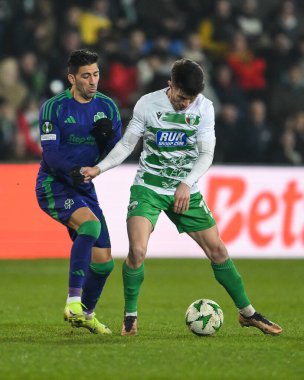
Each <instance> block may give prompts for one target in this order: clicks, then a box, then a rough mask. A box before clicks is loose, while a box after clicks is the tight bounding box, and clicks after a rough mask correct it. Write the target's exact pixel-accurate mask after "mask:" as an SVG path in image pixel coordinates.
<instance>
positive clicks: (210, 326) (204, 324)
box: [185, 298, 224, 336]
mask: <svg viewBox="0 0 304 380" xmlns="http://www.w3.org/2000/svg"><path fill="white" fill-rule="evenodd" d="M185 318H186V325H187V326H188V327H189V329H190V331H192V332H193V333H194V334H196V335H202V336H205V335H214V334H215V333H216V332H217V331H218V330H219V329H220V328H221V327H222V325H223V322H224V314H223V311H222V309H221V307H220V305H219V304H218V303H216V302H214V301H212V300H209V299H205V298H202V299H199V300H196V301H194V302H192V304H191V305H190V306H189V307H188V309H187V311H186V316H185Z"/></svg>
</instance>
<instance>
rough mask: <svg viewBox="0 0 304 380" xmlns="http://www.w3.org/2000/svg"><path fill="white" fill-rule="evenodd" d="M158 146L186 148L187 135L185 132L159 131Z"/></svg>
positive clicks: (157, 133)
mask: <svg viewBox="0 0 304 380" xmlns="http://www.w3.org/2000/svg"><path fill="white" fill-rule="evenodd" d="M156 144H157V146H159V147H162V146H186V145H187V135H186V133H185V132H173V131H157V132H156Z"/></svg>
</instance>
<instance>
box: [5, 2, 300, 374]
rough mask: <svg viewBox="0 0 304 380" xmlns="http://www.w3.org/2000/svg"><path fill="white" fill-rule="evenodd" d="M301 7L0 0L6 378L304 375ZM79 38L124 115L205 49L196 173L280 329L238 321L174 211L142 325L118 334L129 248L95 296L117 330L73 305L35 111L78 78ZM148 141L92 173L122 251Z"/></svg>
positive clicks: (253, 289)
mask: <svg viewBox="0 0 304 380" xmlns="http://www.w3.org/2000/svg"><path fill="white" fill-rule="evenodd" d="M218 7H219V8H218ZM303 13H304V2H303V1H302V0H298V1H290V0H288V1H285V0H267V1H265V0H249V1H247V0H222V1H216V0H186V1H185V0H99V1H98V0H97V1H92V0H73V1H71V0H0V209H1V211H0V259H1V260H0V300H1V321H0V352H1V355H0V378H1V379H6V380H41V379H46V380H57V379H58V378H60V379H61V380H71V379H83V378H92V379H93V378H94V379H100V378H102V379H104V380H116V379H124V380H143V379H144V380H171V379H174V380H185V379H187V380H192V379H193V380H194V379H195V380H197V379H205V380H219V379H220V380H223V379H228V380H239V379H243V378H244V377H246V379H247V380H260V379H273V380H286V379H293V380H298V379H299V380H302V379H303V363H304V349H303V337H304V327H303V322H302V321H303V313H304V308H303V260H302V259H300V258H303V254H304V249H303V248H304V221H303V218H304V212H303V211H304V210H303V204H304V202H303V198H304V175H303V174H304V171H303V158H304V149H303V141H304V132H303V130H304V116H303V115H304V113H303V105H304V101H303V97H304V75H303V71H304V34H303V27H304V22H303V21H304V18H303ZM79 47H89V48H92V49H95V50H97V51H98V52H99V53H100V55H101V58H102V59H101V72H102V78H101V82H100V90H101V91H104V92H105V93H106V94H107V95H109V96H112V97H113V98H114V99H115V100H116V102H117V104H118V106H119V109H120V111H121V114H122V119H123V124H124V127H125V126H126V124H127V121H128V119H129V118H130V115H131V110H132V107H133V105H134V103H135V102H136V100H137V99H138V98H139V97H140V95H141V94H143V93H145V92H147V91H153V90H154V89H158V88H160V87H162V86H165V85H166V81H167V79H168V75H169V71H170V66H171V64H172V62H173V61H174V60H175V59H176V58H178V57H180V56H186V57H189V58H193V59H195V60H197V61H199V62H201V63H202V64H203V66H204V68H205V72H206V76H207V81H206V95H207V96H208V97H210V98H211V99H212V100H213V102H214V105H215V110H216V134H217V147H216V153H215V160H214V161H215V164H214V165H213V166H212V168H211V169H210V170H209V171H208V173H207V175H206V176H205V177H204V178H203V179H201V181H200V186H201V189H202V192H203V193H204V195H205V196H206V200H207V202H208V204H209V206H210V207H211V208H212V211H213V213H214V214H215V216H216V218H217V220H218V223H219V228H220V230H221V233H222V236H223V239H224V240H225V242H226V243H227V246H228V248H229V251H230V253H231V254H232V256H235V257H236V259H235V263H236V265H237V268H238V269H239V271H240V273H242V276H243V278H244V280H245V283H246V289H248V294H249V296H250V298H251V299H252V302H253V304H254V307H256V309H257V310H258V311H261V312H263V313H265V315H266V316H267V317H269V318H271V319H272V320H273V321H275V322H278V323H279V324H280V325H281V326H282V327H283V329H284V331H283V333H282V335H281V336H280V337H271V336H264V335H263V334H261V332H260V331H258V330H257V329H241V328H240V327H239V323H238V321H237V311H236V310H235V308H234V305H233V303H232V301H231V299H230V298H229V297H228V296H227V294H226V292H225V291H224V289H223V288H222V287H221V286H220V285H219V284H217V283H216V281H215V280H214V278H213V274H212V271H211V270H210V263H209V261H208V260H198V259H196V257H202V255H201V253H199V252H198V250H197V247H196V246H195V244H194V243H193V242H192V241H191V239H188V238H187V236H182V235H181V236H180V235H178V234H177V232H176V231H175V229H174V226H172V225H171V224H169V223H168V221H167V220H166V218H165V217H162V218H161V220H160V223H159V224H158V225H157V228H156V230H155V232H154V233H153V234H152V237H151V244H150V246H149V252H148V257H154V258H153V259H151V260H149V259H147V260H146V261H145V274H146V276H145V282H144V285H143V287H142V291H141V296H140V303H139V315H140V319H139V328H140V333H139V335H138V336H137V337H135V338H134V339H133V338H131V339H124V338H123V337H121V336H120V329H121V322H122V312H123V302H124V301H123V284H122V276H121V268H122V264H123V259H121V258H120V257H119V258H117V259H115V268H114V271H113V272H112V274H111V276H110V278H109V280H108V282H107V286H106V287H105V290H104V292H103V296H102V298H101V300H100V302H98V305H97V309H96V313H97V315H98V318H101V320H102V321H104V322H105V323H109V326H110V328H111V330H112V331H113V334H112V336H107V337H105V336H98V335H92V334H89V333H88V332H87V331H83V330H84V329H73V330H72V331H71V329H70V328H69V326H67V324H66V323H64V322H63V321H62V310H63V305H64V303H65V299H66V290H67V277H68V271H69V261H68V260H67V259H63V258H67V257H68V255H69V251H70V244H71V243H70V241H69V239H68V236H67V233H66V231H65V228H63V227H62V226H60V225H59V224H58V223H56V222H55V221H52V220H51V218H49V217H48V216H46V215H44V214H43V213H42V212H41V210H40V209H39V208H38V206H37V203H36V200H35V192H34V186H35V177H36V173H37V169H38V165H39V160H40V154H41V151H40V146H39V133H38V112H39V105H40V104H41V103H42V102H43V101H44V100H45V99H46V98H47V97H50V96H52V95H54V94H56V93H57V92H58V91H60V90H61V89H62V88H64V87H65V86H67V83H66V79H65V77H66V59H67V56H68V55H69V53H70V51H71V50H73V49H75V48H79ZM139 149H140V146H139V147H138V149H137V150H136V151H135V152H134V154H133V155H132V156H131V157H130V159H129V160H128V162H127V163H126V164H123V165H121V166H120V167H117V168H115V169H113V170H111V171H109V172H107V173H105V174H104V175H103V176H100V177H98V178H97V179H96V186H97V189H98V193H99V197H100V201H101V203H102V206H103V208H104V210H105V214H106V217H107V220H108V224H109V229H110V233H111V237H112V245H113V253H114V256H117V255H118V256H122V255H123V256H125V254H126V251H127V239H126V229H125V221H124V218H125V212H126V206H127V202H128V197H129V194H128V191H129V185H130V184H131V182H132V179H133V175H134V172H135V170H136V161H137V160H138V152H139ZM112 195H114V198H112ZM181 255H182V256H183V258H180V256H181ZM160 256H162V257H163V256H166V257H167V258H168V257H176V256H178V257H179V258H178V259H171V258H170V259H167V258H161V259H159V258H158V257H160ZM50 257H52V259H49V258H50ZM185 257H191V258H185ZM247 257H250V258H251V257H254V259H252V260H251V259H246V260H244V259H239V258H247ZM36 258H39V260H37V259H36ZM56 258H58V259H56ZM289 258H293V260H290V259H289ZM297 258H298V259H297ZM10 259H15V260H10ZM21 259H26V260H21ZM29 259H33V260H29ZM198 298H210V299H213V300H215V301H216V302H218V303H219V304H220V305H221V307H222V309H223V311H224V318H225V320H224V325H223V327H222V328H221V330H220V331H219V332H218V333H217V335H216V336H215V337H214V338H213V337H210V339H204V338H199V337H197V336H195V335H193V334H191V333H190V332H189V331H188V329H187V327H186V326H185V322H184V315H185V311H186V309H187V307H188V305H189V304H190V303H191V302H193V301H194V300H196V299H198ZM75 330H76V331H75Z"/></svg>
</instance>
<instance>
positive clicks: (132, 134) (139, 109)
mask: <svg viewBox="0 0 304 380" xmlns="http://www.w3.org/2000/svg"><path fill="white" fill-rule="evenodd" d="M144 110H145V107H144V104H143V101H142V98H141V99H140V100H139V101H138V102H137V104H136V105H135V107H134V111H133V116H132V119H131V120H130V123H129V125H128V127H127V129H126V132H125V133H124V135H123V137H122V139H121V140H120V141H118V143H117V144H116V145H115V147H114V148H113V149H112V150H111V152H110V153H109V154H108V155H107V156H106V157H105V158H104V159H103V160H102V161H101V162H100V163H99V164H98V165H96V166H94V167H84V168H82V173H83V175H84V176H85V182H89V181H90V180H91V179H93V178H95V177H96V176H98V175H99V174H100V173H103V172H105V171H107V170H109V169H112V168H114V167H115V166H117V165H119V164H121V163H122V162H123V161H124V160H125V159H126V158H127V157H128V156H129V155H130V154H131V153H132V152H133V150H134V148H135V146H136V144H137V142H138V141H139V139H140V137H141V136H142V135H143V133H144V126H145V115H144Z"/></svg>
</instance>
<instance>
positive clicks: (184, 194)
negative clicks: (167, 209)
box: [173, 182, 190, 214]
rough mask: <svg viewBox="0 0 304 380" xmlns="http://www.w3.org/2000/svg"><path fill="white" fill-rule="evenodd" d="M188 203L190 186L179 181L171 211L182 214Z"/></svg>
mask: <svg viewBox="0 0 304 380" xmlns="http://www.w3.org/2000/svg"><path fill="white" fill-rule="evenodd" d="M189 203H190V187H189V186H188V185H186V184H185V183H183V182H181V183H180V184H179V185H178V186H177V188H176V190H175V193H174V207H173V211H174V212H176V213H177V214H183V213H184V212H185V211H187V210H188V209H189Z"/></svg>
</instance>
